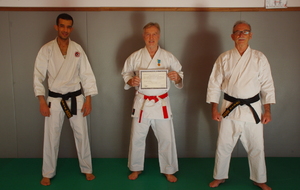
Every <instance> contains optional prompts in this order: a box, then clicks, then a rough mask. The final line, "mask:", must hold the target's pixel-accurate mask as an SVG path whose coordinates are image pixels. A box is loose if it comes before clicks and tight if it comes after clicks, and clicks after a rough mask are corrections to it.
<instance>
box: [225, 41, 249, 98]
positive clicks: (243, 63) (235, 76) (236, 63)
mask: <svg viewBox="0 0 300 190" xmlns="http://www.w3.org/2000/svg"><path fill="white" fill-rule="evenodd" d="M232 56H233V62H232V63H230V64H233V65H232V73H231V76H230V78H229V83H228V93H229V94H230V95H232V96H234V94H233V93H234V88H233V87H234V86H239V85H238V83H239V79H240V78H241V76H242V75H243V73H244V71H245V68H246V67H247V65H248V62H249V59H250V48H249V47H248V48H247V50H246V51H245V52H244V54H243V55H242V56H241V55H240V54H239V52H238V51H237V49H234V50H233V55H232ZM238 57H240V58H239V59H238Z"/></svg>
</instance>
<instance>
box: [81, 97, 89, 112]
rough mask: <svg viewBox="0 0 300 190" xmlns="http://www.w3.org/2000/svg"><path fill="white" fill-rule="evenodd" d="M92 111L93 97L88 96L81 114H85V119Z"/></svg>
mask: <svg viewBox="0 0 300 190" xmlns="http://www.w3.org/2000/svg"><path fill="white" fill-rule="evenodd" d="M91 111H92V97H91V96H87V97H86V99H85V102H84V103H83V106H82V109H81V112H82V113H83V117H85V116H87V115H89V114H90V113H91Z"/></svg>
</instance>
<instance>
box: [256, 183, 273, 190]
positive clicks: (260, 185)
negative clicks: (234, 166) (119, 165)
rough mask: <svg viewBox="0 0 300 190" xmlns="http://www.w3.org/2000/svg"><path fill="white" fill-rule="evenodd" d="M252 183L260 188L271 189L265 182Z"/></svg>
mask: <svg viewBox="0 0 300 190" xmlns="http://www.w3.org/2000/svg"><path fill="white" fill-rule="evenodd" d="M254 185H256V186H258V187H260V188H261V189H262V190H272V188H271V187H269V186H268V185H267V184H265V183H256V182H254Z"/></svg>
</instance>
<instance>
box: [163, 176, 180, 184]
mask: <svg viewBox="0 0 300 190" xmlns="http://www.w3.org/2000/svg"><path fill="white" fill-rule="evenodd" d="M165 176H166V178H167V180H168V181H169V182H171V183H175V182H176V181H177V177H175V176H174V175H173V174H165Z"/></svg>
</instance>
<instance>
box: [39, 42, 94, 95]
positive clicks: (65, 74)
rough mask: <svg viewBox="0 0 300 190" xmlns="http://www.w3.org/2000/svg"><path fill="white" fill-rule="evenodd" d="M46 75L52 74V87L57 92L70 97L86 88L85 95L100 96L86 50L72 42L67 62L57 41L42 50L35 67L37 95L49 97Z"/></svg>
mask: <svg viewBox="0 0 300 190" xmlns="http://www.w3.org/2000/svg"><path fill="white" fill-rule="evenodd" d="M46 75H48V88H49V90H51V91H53V92H56V93H60V94H66V93H68V92H74V91H77V90H79V89H80V88H81V85H82V89H83V94H84V95H85V96H89V95H91V96H94V95H96V94H98V90H97V86H96V79H95V76H94V73H93V71H92V69H91V66H90V63H89V61H88V58H87V56H86V54H85V52H84V50H83V49H82V47H81V46H80V45H79V44H77V43H76V42H73V41H71V40H69V47H68V52H67V55H66V59H65V58H64V57H63V55H62V53H61V51H60V49H59V46H58V43H57V40H56V39H55V40H52V41H50V42H48V43H47V44H45V45H44V46H43V47H42V48H41V49H40V51H39V53H38V56H37V58H36V62H35V68H34V79H33V82H34V83H33V84H34V85H33V86H34V93H35V96H39V95H42V96H45V94H46V93H45V88H44V86H43V81H44V80H45V78H46ZM80 83H81V85H80Z"/></svg>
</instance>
